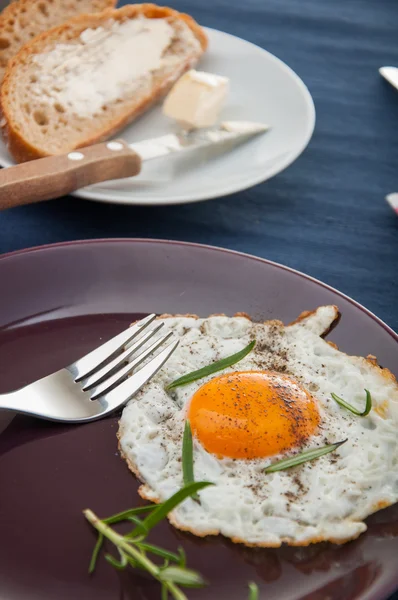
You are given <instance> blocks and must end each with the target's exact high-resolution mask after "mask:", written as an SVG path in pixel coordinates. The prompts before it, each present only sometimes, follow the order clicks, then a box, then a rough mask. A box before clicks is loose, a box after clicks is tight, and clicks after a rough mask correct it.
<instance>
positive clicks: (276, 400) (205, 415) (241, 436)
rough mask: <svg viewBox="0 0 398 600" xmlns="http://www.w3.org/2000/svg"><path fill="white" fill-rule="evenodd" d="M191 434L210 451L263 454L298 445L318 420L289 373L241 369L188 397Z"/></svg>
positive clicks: (308, 396)
mask: <svg viewBox="0 0 398 600" xmlns="http://www.w3.org/2000/svg"><path fill="white" fill-rule="evenodd" d="M188 419H189V421H190V424H191V429H192V432H193V434H194V435H195V436H196V437H197V438H198V439H199V441H200V442H201V444H202V446H203V447H204V448H205V449H206V450H207V451H208V452H211V453H212V454H215V455H217V456H221V457H222V456H224V457H229V458H248V459H250V458H264V457H268V456H273V455H274V454H279V453H281V452H283V451H285V450H289V449H291V448H297V446H300V445H301V444H302V443H303V442H304V441H305V440H306V439H307V438H308V437H309V436H310V435H312V434H313V433H314V432H315V431H316V429H317V426H318V423H319V413H318V408H317V405H316V402H315V400H314V398H313V397H312V396H311V394H309V393H308V392H307V391H306V390H305V389H303V388H302V387H301V386H300V385H299V384H298V383H297V381H295V380H294V379H292V378H290V377H288V376H286V375H283V374H280V373H275V372H266V371H241V372H234V373H228V374H224V375H221V376H219V377H215V378H214V379H211V380H210V381H208V382H207V383H205V384H204V385H203V386H202V387H201V388H199V390H198V391H197V392H196V393H195V394H194V396H193V397H192V400H191V403H190V406H189V409H188Z"/></svg>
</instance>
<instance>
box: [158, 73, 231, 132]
mask: <svg viewBox="0 0 398 600" xmlns="http://www.w3.org/2000/svg"><path fill="white" fill-rule="evenodd" d="M228 82H229V80H228V78H227V77H222V76H221V75H214V74H213V73H205V72H203V71H195V70H194V69H192V70H191V71H188V72H187V73H185V75H183V76H182V77H180V79H179V80H178V81H177V82H176V83H175V84H174V86H173V87H172V89H171V91H170V93H169V95H168V96H167V98H166V100H165V101H164V104H163V113H164V114H165V115H166V116H167V117H170V118H171V119H175V120H176V121H177V122H178V123H181V124H182V125H183V126H184V127H185V128H187V129H200V128H202V127H211V126H212V125H214V124H215V123H216V121H217V119H218V115H219V114H220V112H221V109H222V108H223V106H224V104H225V100H226V97H227V94H228V87H229V83H228Z"/></svg>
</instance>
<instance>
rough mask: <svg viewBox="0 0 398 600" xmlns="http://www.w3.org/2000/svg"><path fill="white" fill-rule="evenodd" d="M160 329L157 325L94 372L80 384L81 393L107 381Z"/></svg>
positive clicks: (160, 325) (161, 325)
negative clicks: (81, 385) (81, 386)
mask: <svg viewBox="0 0 398 600" xmlns="http://www.w3.org/2000/svg"><path fill="white" fill-rule="evenodd" d="M162 327H163V323H159V325H158V326H157V327H155V328H154V329H151V330H150V331H148V333H147V334H146V335H144V336H142V337H141V338H140V339H139V340H138V342H136V343H135V344H133V345H132V346H129V348H127V349H126V350H125V351H124V352H122V354H118V355H117V356H116V358H114V359H113V360H111V362H110V363H107V364H106V365H105V366H104V367H102V369H99V371H94V373H93V374H92V375H90V376H89V377H88V378H87V379H86V380H85V381H83V382H82V383H83V388H82V389H83V392H87V391H88V390H91V389H92V388H93V387H94V386H96V385H98V384H99V383H101V382H102V381H104V380H105V379H107V377H110V376H111V375H112V374H113V373H114V372H115V371H116V369H117V367H119V366H121V365H123V363H124V362H126V361H127V359H128V358H130V356H131V355H132V354H134V352H136V351H137V350H138V349H139V348H141V346H143V345H144V344H145V343H146V342H147V341H148V340H150V339H151V337H153V336H154V335H155V334H156V333H157V332H158V331H159V329H161V328H162Z"/></svg>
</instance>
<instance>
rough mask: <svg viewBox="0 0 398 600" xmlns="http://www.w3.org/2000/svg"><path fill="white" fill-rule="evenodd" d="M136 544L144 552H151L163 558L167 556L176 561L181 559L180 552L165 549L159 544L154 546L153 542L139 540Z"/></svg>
mask: <svg viewBox="0 0 398 600" xmlns="http://www.w3.org/2000/svg"><path fill="white" fill-rule="evenodd" d="M136 546H137V547H138V548H140V550H144V552H150V553H151V554H155V555H156V556H161V557H162V558H166V559H168V560H171V561H173V562H176V563H179V562H180V560H181V557H180V556H179V555H178V554H174V552H169V551H168V550H164V549H163V548H159V546H154V545H153V544H147V543H146V542H138V543H136Z"/></svg>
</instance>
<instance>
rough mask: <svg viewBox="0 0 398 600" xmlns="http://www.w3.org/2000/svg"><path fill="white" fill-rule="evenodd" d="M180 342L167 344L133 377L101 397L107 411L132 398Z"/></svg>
mask: <svg viewBox="0 0 398 600" xmlns="http://www.w3.org/2000/svg"><path fill="white" fill-rule="evenodd" d="M178 344H179V340H176V341H175V342H171V344H169V345H168V346H166V348H165V349H164V350H163V351H162V352H160V353H159V354H158V355H157V356H155V358H153V359H152V360H151V362H149V363H148V364H146V365H145V366H144V367H142V369H140V370H139V371H137V373H134V375H132V376H131V377H128V379H126V381H123V382H122V383H120V384H119V385H118V386H117V387H116V388H115V389H113V390H111V391H110V392H108V393H107V394H105V396H103V397H102V398H101V402H103V401H105V402H106V404H107V409H106V412H107V413H108V412H111V411H112V410H115V409H116V408H118V407H119V406H122V405H123V404H125V403H126V402H127V401H128V400H130V398H132V396H134V394H136V393H137V392H138V391H139V390H140V389H141V388H142V386H143V385H145V383H146V382H147V381H148V380H149V379H151V377H153V376H154V375H155V374H156V373H157V372H158V371H159V369H160V368H161V367H162V366H163V365H164V363H165V362H166V360H167V359H168V358H169V356H171V355H172V354H173V352H174V350H175V349H176V348H177V346H178Z"/></svg>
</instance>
